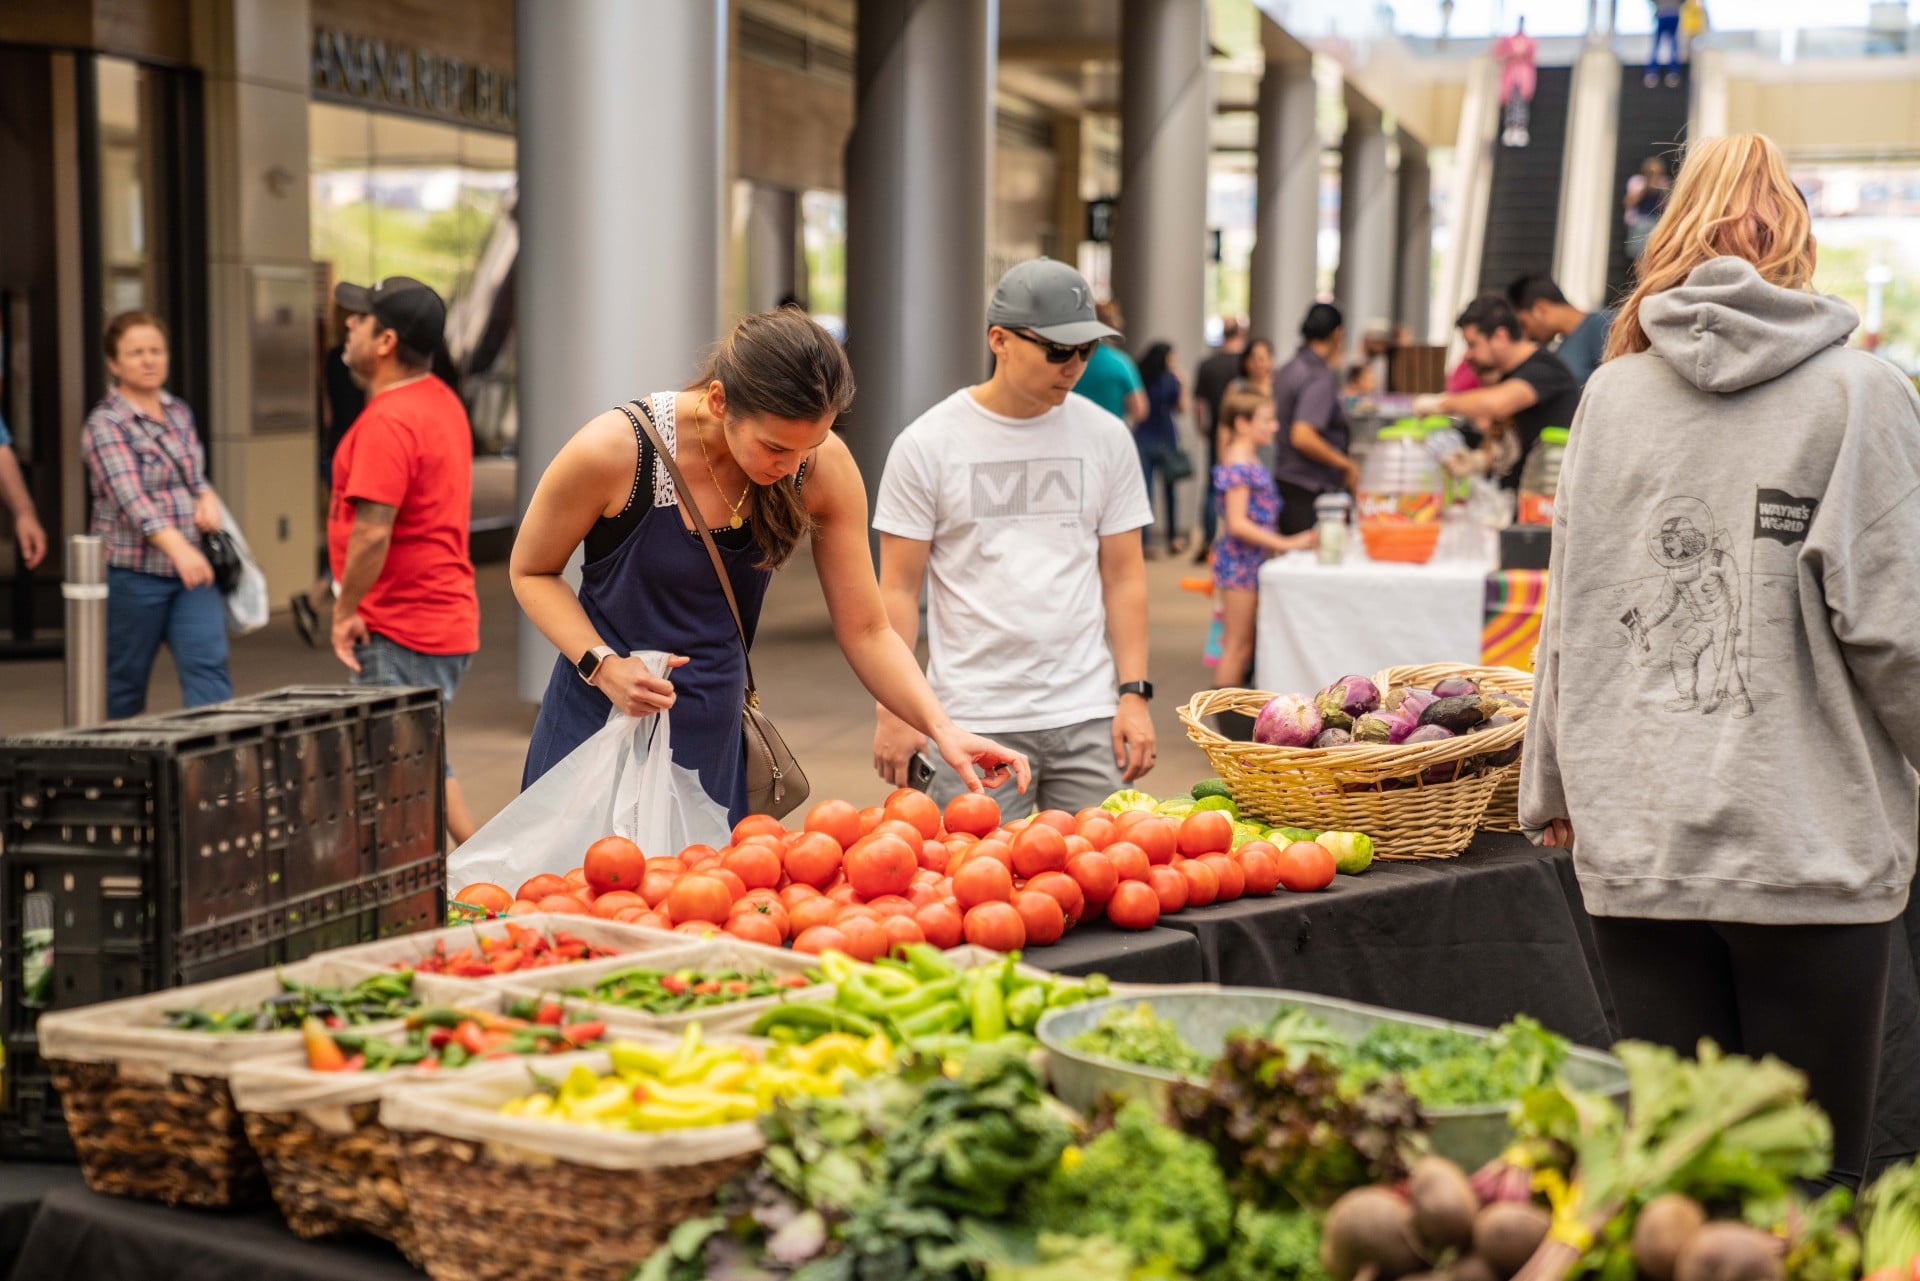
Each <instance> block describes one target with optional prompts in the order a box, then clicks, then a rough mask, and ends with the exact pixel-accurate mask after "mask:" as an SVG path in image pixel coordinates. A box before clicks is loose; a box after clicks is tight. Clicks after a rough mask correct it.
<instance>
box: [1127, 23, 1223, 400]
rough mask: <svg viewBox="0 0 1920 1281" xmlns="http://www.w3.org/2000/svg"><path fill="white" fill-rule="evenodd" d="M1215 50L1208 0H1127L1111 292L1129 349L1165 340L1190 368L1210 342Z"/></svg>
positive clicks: (1139, 348)
mask: <svg viewBox="0 0 1920 1281" xmlns="http://www.w3.org/2000/svg"><path fill="white" fill-rule="evenodd" d="M1208 51H1209V44H1208V38H1207V6H1206V0H1123V3H1122V4H1121V8H1120V200H1119V204H1118V206H1117V207H1116V209H1115V211H1114V230H1113V287H1114V293H1115V294H1116V295H1117V296H1118V297H1119V299H1120V304H1121V310H1122V311H1124V312H1125V313H1126V321H1127V327H1126V328H1127V347H1128V349H1129V350H1132V351H1139V350H1141V349H1142V348H1144V347H1145V346H1146V345H1147V344H1148V343H1151V342H1155V341H1160V340H1165V341H1167V342H1170V343H1172V344H1173V345H1174V348H1175V350H1177V351H1178V352H1179V353H1180V356H1181V357H1182V359H1183V361H1184V362H1185V366H1186V368H1187V369H1189V370H1191V369H1193V368H1194V366H1195V365H1196V364H1197V363H1198V358H1199V356H1200V355H1201V353H1202V352H1204V351H1205V349H1206V346H1205V334H1206V278H1207V271H1206V253H1207V159H1208V153H1209V147H1210V140H1209V135H1208V129H1209V126H1210V125H1211V123H1212V102H1211V100H1210V99H1211V95H1210V94H1209V92H1208V83H1207V57H1208Z"/></svg>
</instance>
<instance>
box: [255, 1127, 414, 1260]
mask: <svg viewBox="0 0 1920 1281" xmlns="http://www.w3.org/2000/svg"><path fill="white" fill-rule="evenodd" d="M337 1111H338V1116H337V1118H336V1124H333V1125H322V1124H320V1123H319V1122H318V1121H317V1120H316V1119H315V1118H314V1116H313V1115H312V1114H311V1113H305V1112H248V1113H246V1114H245V1121H246V1127H247V1138H248V1140H249V1141H250V1142H251V1143H252V1145H253V1150H254V1151H255V1152H257V1153H258V1154H259V1156H260V1161H261V1163H262V1164H263V1165H264V1166H265V1167H266V1171H267V1178H268V1182H269V1183H270V1184H271V1186H272V1189H273V1200H274V1204H275V1205H276V1206H278V1207H279V1210H280V1217H281V1218H283V1219H285V1220H286V1221H287V1226H288V1227H290V1228H292V1229H293V1232H294V1235H295V1236H300V1237H306V1238H308V1239H309V1240H311V1239H313V1238H315V1237H326V1236H335V1235H338V1234H340V1233H343V1232H354V1231H362V1232H368V1233H371V1234H372V1235H374V1236H377V1237H382V1238H384V1239H386V1240H388V1241H391V1242H393V1243H394V1245H396V1246H398V1247H399V1248H400V1252H401V1253H402V1254H404V1255H406V1256H407V1258H408V1260H409V1261H411V1262H412V1263H414V1264H415V1265H416V1266H417V1265H419V1264H421V1263H423V1262H424V1260H423V1259H422V1258H421V1255H420V1251H419V1247H418V1245H417V1244H416V1242H415V1240H414V1233H413V1220H412V1218H411V1217H410V1216H409V1215H408V1213H407V1197H406V1193H405V1192H404V1191H402V1190H401V1186H400V1159H399V1158H400V1154H399V1148H398V1145H396V1144H395V1142H394V1138H393V1134H392V1133H391V1132H390V1131H389V1130H388V1129H387V1128H386V1127H385V1126H384V1125H381V1124H380V1101H379V1100H378V1099H377V1098H376V1099H373V1100H370V1101H368V1102H365V1103H354V1104H349V1105H346V1106H343V1107H341V1108H339V1109H338V1110H337Z"/></svg>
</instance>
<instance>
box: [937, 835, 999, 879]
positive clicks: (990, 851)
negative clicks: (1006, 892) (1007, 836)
mask: <svg viewBox="0 0 1920 1281" xmlns="http://www.w3.org/2000/svg"><path fill="white" fill-rule="evenodd" d="M977 858H990V859H992V860H993V861H994V862H996V863H998V864H999V865H1000V866H1002V867H1004V868H1006V869H1007V871H1009V872H1011V871H1013V842H1012V841H1010V840H1008V841H995V840H985V841H981V842H980V843H979V844H978V845H975V846H974V847H973V848H972V849H970V850H968V851H967V857H966V859H965V862H967V863H971V862H973V861H974V860H975V859H977ZM955 866H956V865H955V864H953V863H949V864H947V873H948V875H952V873H953V870H954V867H955Z"/></svg>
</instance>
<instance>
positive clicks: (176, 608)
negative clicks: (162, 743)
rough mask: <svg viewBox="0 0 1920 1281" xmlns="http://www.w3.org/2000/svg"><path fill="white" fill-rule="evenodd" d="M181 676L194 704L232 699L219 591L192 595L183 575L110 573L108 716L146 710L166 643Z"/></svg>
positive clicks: (185, 695)
mask: <svg viewBox="0 0 1920 1281" xmlns="http://www.w3.org/2000/svg"><path fill="white" fill-rule="evenodd" d="M162 641H164V642H166V646H167V649H168V650H169V651H171V653H172V654H173V665H174V667H175V668H177V669H178V670H179V672H180V701H181V702H183V703H185V704H186V705H187V706H188V707H200V706H202V705H203V704H206V703H218V702H220V701H221V700H223V699H228V698H232V697H233V677H232V676H230V675H229V674H228V672H227V607H226V602H225V601H223V600H221V598H220V589H219V588H217V587H213V586H207V587H196V588H195V589H194V590H192V591H188V590H187V589H186V586H185V585H184V584H182V583H181V581H180V580H179V579H177V578H165V577H162V576H161V575H159V574H143V573H141V572H140V571H139V570H137V569H118V568H114V567H109V568H108V570H107V716H108V718H109V719H111V720H116V721H117V720H120V719H122V718H123V717H127V716H138V715H139V714H140V713H141V712H143V711H145V710H146V708H147V683H148V681H149V680H151V678H152V676H153V660H154V659H155V658H156V657H158V656H159V653H160V644H161V642H162Z"/></svg>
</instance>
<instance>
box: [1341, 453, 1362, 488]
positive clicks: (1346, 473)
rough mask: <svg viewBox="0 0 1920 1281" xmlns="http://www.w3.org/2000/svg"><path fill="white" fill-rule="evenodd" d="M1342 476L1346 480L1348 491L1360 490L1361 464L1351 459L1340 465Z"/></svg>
mask: <svg viewBox="0 0 1920 1281" xmlns="http://www.w3.org/2000/svg"><path fill="white" fill-rule="evenodd" d="M1340 475H1341V476H1342V477H1344V478H1345V480H1346V482H1347V488H1348V489H1358V488H1360V464H1359V463H1356V462H1354V461H1353V459H1351V458H1349V459H1347V460H1346V461H1344V462H1342V463H1341V464H1340Z"/></svg>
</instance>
